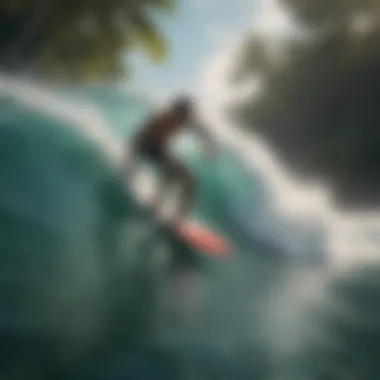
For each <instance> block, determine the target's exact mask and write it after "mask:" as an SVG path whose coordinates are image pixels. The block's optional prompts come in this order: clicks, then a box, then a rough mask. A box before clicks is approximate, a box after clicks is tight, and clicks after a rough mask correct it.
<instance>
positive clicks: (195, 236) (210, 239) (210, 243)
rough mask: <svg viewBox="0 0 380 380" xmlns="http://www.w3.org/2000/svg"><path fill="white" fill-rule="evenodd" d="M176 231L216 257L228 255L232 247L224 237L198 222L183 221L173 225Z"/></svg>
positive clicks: (185, 239)
mask: <svg viewBox="0 0 380 380" xmlns="http://www.w3.org/2000/svg"><path fill="white" fill-rule="evenodd" d="M173 230H174V232H175V233H176V234H177V236H179V237H180V238H181V239H182V240H183V241H185V242H186V243H187V244H189V245H191V246H193V247H194V248H196V249H198V250H200V251H203V252H204V253H206V254H208V255H212V256H216V257H228V256H230V255H231V248H230V246H229V244H228V242H227V241H226V240H225V239H223V237H221V236H219V235H217V234H216V233H215V232H212V231H211V230H209V229H208V228H206V227H203V226H201V225H199V224H196V223H194V222H193V223H191V222H183V223H182V224H181V225H179V226H178V225H177V226H176V227H173Z"/></svg>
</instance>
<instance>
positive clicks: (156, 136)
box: [129, 96, 215, 222]
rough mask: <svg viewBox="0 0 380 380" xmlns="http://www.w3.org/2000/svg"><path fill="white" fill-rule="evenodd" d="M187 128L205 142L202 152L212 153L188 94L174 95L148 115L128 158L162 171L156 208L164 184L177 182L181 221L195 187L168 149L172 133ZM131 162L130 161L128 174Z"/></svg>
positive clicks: (178, 215) (208, 138)
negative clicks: (170, 99) (178, 185)
mask: <svg viewBox="0 0 380 380" xmlns="http://www.w3.org/2000/svg"><path fill="white" fill-rule="evenodd" d="M186 129H191V130H192V131H194V132H196V133H197V134H198V135H200V137H201V138H202V139H203V140H204V142H206V143H207V148H208V150H207V149H206V150H205V151H206V154H207V155H208V157H215V144H214V141H213V140H212V139H211V137H210V135H209V133H207V131H206V130H205V128H203V127H202V126H201V125H200V124H199V123H198V122H197V120H196V117H195V112H194V106H193V102H192V100H191V99H189V98H188V97H186V96H184V97H179V98H177V99H176V100H175V101H174V102H173V103H172V104H171V105H170V106H169V107H168V108H167V109H165V110H163V111H161V112H159V113H157V114H153V115H151V116H150V117H149V118H148V120H147V121H146V122H145V123H144V124H143V125H142V128H141V129H140V130H139V132H138V133H137V135H136V136H135V139H134V143H133V146H132V153H133V157H132V161H133V159H136V158H142V159H146V160H147V161H148V162H149V163H151V164H153V165H155V166H156V167H157V168H158V169H159V171H160V172H161V174H162V177H163V178H162V181H161V184H160V188H159V189H158V190H157V191H156V194H155V198H156V199H155V201H154V205H155V207H156V209H157V210H158V211H160V208H161V205H162V203H163V200H164V199H163V196H164V190H165V188H166V187H167V186H168V185H169V184H170V183H172V182H175V181H178V182H180V183H181V190H182V196H181V198H180V204H179V206H178V209H177V210H176V214H177V215H176V217H175V219H176V221H177V222H182V220H183V219H184V218H185V216H186V214H187V211H188V210H189V208H190V206H191V202H192V200H193V199H194V195H195V191H196V180H195V177H194V175H193V174H192V173H191V172H190V170H189V169H188V167H187V166H186V165H184V164H182V163H181V162H179V161H178V160H176V159H175V158H174V157H173V156H172V155H171V154H170V152H169V142H170V140H171V138H172V137H174V135H176V134H177V133H179V132H183V131H184V130H186ZM135 166H136V165H135V164H134V163H133V162H130V166H129V170H130V174H132V172H133V170H134V168H135Z"/></svg>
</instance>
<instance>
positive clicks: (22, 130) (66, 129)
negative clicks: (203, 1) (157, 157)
mask: <svg viewBox="0 0 380 380" xmlns="http://www.w3.org/2000/svg"><path fill="white" fill-rule="evenodd" d="M100 93H101V95H100ZM60 96H62V97H66V96H68V97H70V98H72V99H76V100H78V102H79V100H86V101H87V102H89V103H90V104H92V105H94V106H96V109H97V110H98V111H99V112H101V113H103V117H104V118H105V119H106V120H107V123H108V124H109V126H110V128H111V129H112V131H113V133H114V134H115V135H116V136H118V137H119V138H120V139H122V138H124V137H125V135H129V136H130V134H131V133H133V130H134V129H135V128H137V126H138V123H139V121H141V120H142V119H143V118H144V116H145V115H146V114H147V113H148V112H149V110H150V109H151V105H149V104H148V103H147V102H145V101H144V100H139V99H134V100H133V106H132V105H129V106H128V107H125V104H126V103H127V104H131V103H128V101H127V100H126V98H125V96H127V95H124V93H123V94H118V95H117V97H118V98H119V97H122V100H121V101H120V102H119V103H117V102H114V101H113V100H112V97H113V96H115V94H114V93H113V92H112V91H111V90H109V91H108V92H107V91H103V90H102V89H101V88H100V89H99V88H98V89H97V88H87V89H76V90H75V92H73V90H70V91H61V92H60ZM107 97H109V98H108V101H107ZM127 98H128V99H130V98H129V96H127ZM112 107H113V108H112ZM0 115H1V118H0V182H1V183H0V202H1V204H0V246H1V250H0V253H1V254H0V264H1V265H0V268H1V269H0V271H1V274H0V289H1V293H0V316H1V317H0V339H1V341H2V342H5V343H4V344H6V343H9V344H12V345H13V346H15V350H14V351H12V352H14V353H13V354H10V355H11V357H10V358H8V359H9V360H7V361H6V362H7V363H8V364H4V363H2V362H1V363H2V364H1V365H0V367H2V366H8V365H10V366H12V363H17V368H22V371H24V372H25V374H26V373H32V372H36V371H37V372H38V371H45V370H46V362H49V367H51V368H50V369H49V370H51V371H57V370H61V369H62V368H65V369H67V368H68V369H69V370H68V371H69V372H70V371H74V372H75V371H84V372H86V371H87V370H89V371H98V372H102V371H105V372H106V373H108V372H109V371H108V370H109V365H108V364H107V361H106V360H105V361H104V362H103V359H104V358H106V357H108V355H113V353H115V356H117V357H121V358H122V359H120V363H119V364H120V366H121V367H122V368H123V369H122V371H123V376H124V378H128V373H129V374H130V373H132V372H133V371H135V370H136V371H142V372H143V369H142V367H143V368H145V369H147V368H150V369H152V368H157V370H155V371H156V372H155V374H152V372H150V375H149V377H145V378H149V379H150V378H154V379H157V378H159V377H158V375H157V373H158V372H160V373H161V372H163V373H166V374H167V373H168V372H165V371H169V369H165V368H166V367H165V368H164V369H163V368H162V366H163V365H164V364H165V363H166V361H165V360H166V359H162V357H160V356H157V355H158V354H156V346H159V347H160V352H161V353H162V351H165V350H164V349H163V347H167V346H168V347H169V348H170V350H172V351H175V352H178V353H180V354H181V353H183V351H181V349H180V348H179V347H178V345H175V344H174V343H171V345H167V344H164V343H162V339H164V338H163V337H162V334H163V331H166V330H165V328H164V326H163V324H162V323H161V322H160V323H158V324H157V321H156V320H155V318H156V317H157V315H159V316H160V315H162V318H163V319H164V320H165V321H166V319H167V318H168V317H167V314H168V312H167V311H164V312H163V311H160V312H157V310H158V309H160V307H161V306H160V300H161V298H162V297H161V296H162V294H163V293H165V289H166V286H167V283H166V281H167V280H168V279H170V278H171V274H173V269H174V270H175V271H176V270H178V268H179V267H184V266H185V267H186V268H190V267H191V268H197V269H203V268H205V269H212V273H213V276H214V279H215V284H214V285H212V286H211V287H212V294H213V296H212V302H206V303H203V304H202V307H203V308H204V309H205V311H207V310H208V312H207V313H206V315H205V316H204V318H203V319H202V322H201V325H200V326H199V328H198V330H197V333H196V334H193V338H194V339H195V338H196V339H197V340H198V343H199V342H203V346H202V347H203V349H204V350H206V351H207V350H208V349H206V348H205V347H207V344H208V345H212V346H213V348H212V349H211V350H208V351H207V352H204V354H202V358H199V357H198V355H199V354H198V353H197V349H193V348H191V347H192V346H191V345H187V348H186V350H187V351H186V352H187V354H188V355H189V356H190V357H194V360H196V361H200V362H202V361H204V360H206V359H205V358H208V359H207V360H210V361H212V360H214V361H215V360H217V361H218V362H219V363H220V362H222V361H223V360H224V361H226V363H227V358H226V355H224V359H223V360H222V359H221V356H220V355H219V354H217V350H216V348H215V347H214V346H215V345H216V344H217V343H216V342H219V341H220V338H221V336H220V330H222V331H224V333H223V334H222V335H223V337H224V339H227V340H228V337H231V338H233V339H237V340H238V341H239V342H241V341H242V340H243V341H244V339H247V331H248V330H249V331H253V330H255V329H253V328H252V324H255V326H256V327H257V326H259V325H260V323H262V322H260V318H262V317H261V316H260V315H259V316H257V315H252V313H250V314H249V313H248V314H247V313H245V312H244V310H245V308H246V307H247V306H246V304H247V300H249V299H250V298H252V297H255V302H257V304H259V302H261V301H260V300H262V299H263V297H264V296H263V294H265V292H266V291H268V289H270V288H271V287H272V286H273V281H272V280H271V277H272V278H273V274H274V272H275V269H274V268H273V267H271V265H272V264H270V263H266V262H265V260H264V259H265V258H266V257H267V255H268V254H270V253H272V254H274V256H276V255H278V254H279V250H278V249H277V250H276V249H275V248H273V247H271V246H270V245H266V244H263V243H262V242H260V241H259V240H257V239H256V240H255V239H252V238H251V237H250V238H248V237H247V236H246V235H245V234H243V233H242V229H241V227H240V226H239V224H238V223H237V221H236V218H235V219H234V218H232V217H231V215H233V213H232V211H233V210H234V209H235V208H236V204H237V201H238V200H240V205H241V204H242V202H243V204H244V205H245V206H246V208H247V209H251V210H255V207H262V205H263V204H265V202H267V201H268V200H267V195H266V189H265V188H264V186H263V185H262V183H260V181H258V180H255V179H252V177H251V176H250V175H249V173H248V172H246V171H245V169H244V168H242V167H241V165H240V163H239V161H238V160H237V159H236V157H235V156H234V155H233V154H232V153H231V152H229V151H228V150H227V149H225V148H222V149H223V150H222V155H221V158H220V160H218V161H217V162H216V163H213V164H209V165H208V166H206V165H204V163H203V162H202V161H201V159H200V158H199V157H198V156H197V154H195V153H196V151H193V150H192V149H189V146H190V145H191V144H190V143H189V142H185V145H186V146H187V147H188V148H187V150H186V151H185V152H184V153H185V154H184V157H183V159H185V160H187V162H188V163H189V165H192V167H193V168H194V170H195V171H196V173H197V176H198V177H199V193H198V196H197V201H196V210H197V212H198V213H200V214H201V215H202V217H203V218H205V219H206V220H207V221H208V222H209V223H210V224H211V225H213V226H215V228H217V229H218V230H220V231H222V232H223V233H224V234H225V235H226V236H227V237H228V238H229V239H231V241H232V242H233V244H234V246H235V248H236V258H235V259H234V260H231V261H228V262H220V263H216V262H212V261H209V262H205V261H204V259H201V256H200V255H199V253H197V252H194V251H193V250H191V249H189V248H188V247H186V246H185V245H184V244H183V243H182V242H180V241H178V240H176V239H175V237H174V236H173V235H172V234H171V233H170V231H165V230H164V229H162V228H159V227H157V225H155V224H154V222H153V221H152V220H150V218H149V216H148V215H146V214H145V213H144V211H143V210H142V209H141V208H140V207H139V206H138V205H137V203H136V202H135V200H134V199H133V197H131V196H130V195H129V194H128V192H126V191H125V188H124V183H123V182H124V181H123V177H122V173H120V167H119V165H118V163H117V162H116V161H114V160H112V159H111V158H110V157H109V156H108V155H107V154H106V152H105V150H104V148H102V147H101V146H99V145H98V144H97V143H96V142H95V141H92V140H91V139H89V138H88V135H87V134H86V133H85V132H83V131H82V130H81V129H80V128H77V127H76V126H75V125H72V124H70V123H68V122H63V121H62V120H60V119H59V118H57V117H54V116H51V115H50V116H49V114H47V113H46V112H44V111H42V110H41V109H39V108H38V107H36V106H30V105H27V104H26V103H24V102H23V101H21V100H20V99H19V98H18V97H17V96H10V95H9V94H7V93H6V92H4V93H3V94H2V96H1V98H0ZM189 144H190V145H189ZM195 145H196V143H195ZM197 149H199V147H198V148H197ZM194 152H195V153H194ZM254 255H259V256H260V257H261V258H262V259H263V261H262V262H260V261H259V260H256V261H254V262H253V261H249V260H250V259H249V257H250V256H254ZM256 257H257V256H256ZM252 267H253V268H254V272H253V269H252ZM221 273H222V274H223V279H222V277H221ZM218 276H219V277H218ZM276 276H278V274H276ZM226 299H228V300H230V302H231V305H229V307H227V308H226ZM157 308H158V309H157ZM160 310H161V309H160ZM219 312H221V315H223V318H219V319H218V314H219ZM165 323H166V322H165ZM165 323H164V324H165ZM169 325H170V326H169V330H173V329H174V327H173V326H174V325H173V324H170V323H169ZM218 326H219V327H218ZM157 330H158V332H160V334H161V335H160V334H158V335H160V338H155V336H156V334H157ZM259 330H260V329H258V330H257V331H259ZM164 335H165V334H164ZM181 337H182V335H181ZM166 338H167V337H166ZM166 338H165V339H166ZM181 339H182V338H181ZM255 339H256V337H254V338H253V340H255ZM152 341H153V342H152ZM205 341H207V342H206V343H207V344H205ZM15 342H16V343H15ZM153 343H154V347H153V348H152V347H151V345H152V344H153ZM252 344H253V343H252ZM231 345H232V346H233V343H231ZM232 346H231V347H232ZM136 347H137V348H136ZM147 347H148V348H149V350H148V348H147ZM198 347H199V345H198ZM147 350H148V351H147ZM170 350H169V353H168V357H170V355H171V354H172V352H171V351H170ZM215 350H216V351H215ZM238 350H240V348H238ZM258 350H259V351H260V352H261V351H262V350H265V347H264V346H263V347H261V346H260V348H258ZM132 351H133V352H132ZM131 352H132V353H131ZM165 352H166V351H165ZM95 354H97V355H99V357H100V358H102V360H100V362H99V363H96V364H97V365H94V363H89V364H88V368H87V367H86V366H84V368H83V363H84V362H86V360H87V358H88V357H89V356H92V355H95ZM132 354H133V355H132ZM12 355H13V356H12ZM136 355H137V356H138V358H139V359H136V360H135V359H133V358H136ZM160 355H161V354H160ZM176 355H179V354H176ZM222 356H223V355H222ZM227 356H228V355H227ZM158 357H159V358H160V359H157V358H158ZM239 357H241V355H239ZM12 360H14V361H13V362H12ZM115 360H116V359H115ZM141 360H142V362H141ZM146 360H148V361H149V364H146V365H145V364H144V365H143V364H141V363H145V361H146ZM207 360H206V361H207ZM231 360H232V359H231ZM175 361H178V357H177V359H176V360H175ZM132 362H133V363H140V364H138V368H139V369H136V368H135V365H137V364H132ZM9 363H10V364H9ZM78 363H81V364H80V367H81V368H80V369H78ZM152 363H153V364H152ZM119 364H117V365H116V364H115V362H113V364H112V365H111V367H112V368H113V369H114V368H115V367H118V365H119ZM229 365H231V366H234V368H235V370H234V371H235V373H238V372H239V370H242V364H236V363H235V364H234V363H232V362H231V363H230V364H229ZM257 365H258V366H259V367H260V365H261V364H260V363H257ZM164 366H166V364H165V365H164ZM169 367H170V371H172V370H173V365H170V366H169ZM239 368H240V369H239ZM256 370H257V368H254V369H252V371H253V372H252V373H256V372H255V371H256ZM128 371H129V372H128ZM170 371H169V372H170ZM142 372H139V373H142ZM226 373H227V372H226ZM107 376H108V375H105V376H104V377H101V378H102V379H103V378H104V379H107V378H110V377H107ZM143 376H148V375H141V376H140V378H144V377H143ZM168 376H169V375H166V376H164V378H175V377H173V376H172V375H170V376H172V377H170V376H169V377H168ZM218 376H219V375H218ZM220 376H221V374H220ZM220 376H219V377H218V378H221V377H220ZM68 378H70V379H73V378H75V377H74V376H73V374H72V373H71V374H70V375H68ZM78 378H84V377H83V376H78ZM87 378H92V377H91V376H89V377H87ZM115 378H117V377H115ZM195 378H196V377H195Z"/></svg>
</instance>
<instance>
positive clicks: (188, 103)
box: [173, 96, 193, 115]
mask: <svg viewBox="0 0 380 380" xmlns="http://www.w3.org/2000/svg"><path fill="white" fill-rule="evenodd" d="M173 110H174V111H175V112H180V113H181V114H182V113H184V114H186V115H189V114H191V113H192V112H193V102H192V100H191V99H190V98H189V97H186V96H181V97H178V98H177V99H175V100H174V102H173Z"/></svg>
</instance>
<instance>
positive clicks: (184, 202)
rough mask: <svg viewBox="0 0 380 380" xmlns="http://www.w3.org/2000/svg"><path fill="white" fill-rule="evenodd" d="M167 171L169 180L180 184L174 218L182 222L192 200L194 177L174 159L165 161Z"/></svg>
mask: <svg viewBox="0 0 380 380" xmlns="http://www.w3.org/2000/svg"><path fill="white" fill-rule="evenodd" d="M167 172H168V175H169V177H170V179H171V180H173V181H178V182H180V184H181V190H180V191H181V196H180V198H179V204H178V207H177V210H176V216H175V219H176V220H177V221H178V222H182V220H183V219H184V218H185V217H186V214H187V212H188V210H189V209H190V207H191V206H192V202H193V200H194V196H195V179H194V176H193V175H192V173H191V172H190V170H189V169H188V168H187V167H186V166H184V165H182V164H181V163H179V162H177V161H175V160H170V161H169V162H168V163H167Z"/></svg>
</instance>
